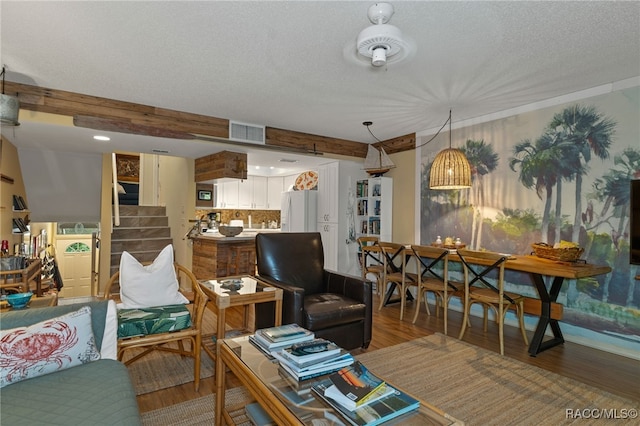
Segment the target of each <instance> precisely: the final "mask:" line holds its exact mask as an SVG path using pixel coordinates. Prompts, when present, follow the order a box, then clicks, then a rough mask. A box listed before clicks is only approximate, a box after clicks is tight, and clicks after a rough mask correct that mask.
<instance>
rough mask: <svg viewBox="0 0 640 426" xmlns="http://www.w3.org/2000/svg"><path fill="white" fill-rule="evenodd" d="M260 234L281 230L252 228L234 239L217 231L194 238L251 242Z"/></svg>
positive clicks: (209, 231)
mask: <svg viewBox="0 0 640 426" xmlns="http://www.w3.org/2000/svg"><path fill="white" fill-rule="evenodd" d="M260 232H281V230H280V228H277V229H273V228H265V229H262V228H253V229H252V228H245V229H244V230H243V231H242V232H241V233H239V234H238V235H236V236H235V237H225V236H224V235H222V234H221V233H219V232H218V231H212V230H208V231H206V232H202V233H201V234H200V235H198V236H197V237H196V238H207V239H236V240H246V239H250V240H253V239H254V238H255V237H256V234H259V233H260Z"/></svg>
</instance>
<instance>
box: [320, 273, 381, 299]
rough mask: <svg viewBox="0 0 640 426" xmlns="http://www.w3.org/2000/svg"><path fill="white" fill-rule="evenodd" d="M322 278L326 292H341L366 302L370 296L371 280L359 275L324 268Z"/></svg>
mask: <svg viewBox="0 0 640 426" xmlns="http://www.w3.org/2000/svg"><path fill="white" fill-rule="evenodd" d="M323 280H324V282H325V283H326V291H327V293H336V294H341V295H343V296H347V297H349V298H351V299H353V300H357V301H358V302H361V303H366V302H368V301H369V300H370V299H371V298H372V283H371V281H369V280H366V279H362V278H361V277H356V276H355V275H346V274H340V273H338V272H334V271H329V270H327V269H325V270H324V277H323Z"/></svg>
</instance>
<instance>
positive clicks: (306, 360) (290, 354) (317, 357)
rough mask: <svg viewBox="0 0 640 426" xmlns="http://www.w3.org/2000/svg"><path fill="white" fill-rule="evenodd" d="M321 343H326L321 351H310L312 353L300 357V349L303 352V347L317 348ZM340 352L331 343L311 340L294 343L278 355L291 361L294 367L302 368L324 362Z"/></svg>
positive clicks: (322, 340)
mask: <svg viewBox="0 0 640 426" xmlns="http://www.w3.org/2000/svg"><path fill="white" fill-rule="evenodd" d="M323 342H326V346H324V348H323V349H322V350H318V349H312V350H313V352H310V353H307V354H304V355H300V353H301V352H300V351H299V349H300V348H303V349H302V350H303V351H304V348H305V347H310V348H314V347H315V348H317V346H316V345H318V344H319V343H323ZM305 345H309V346H305ZM340 351H341V348H340V347H339V346H338V345H336V344H335V343H333V342H329V341H327V340H324V339H313V340H309V341H308V342H302V343H296V344H294V345H292V346H291V347H289V348H284V349H282V350H281V351H280V353H281V355H282V356H283V358H286V359H288V360H289V361H291V363H292V364H293V365H295V366H296V367H299V368H303V367H307V366H310V365H313V364H316V363H318V362H321V361H326V360H328V359H331V358H334V357H335V356H336V355H338V354H340Z"/></svg>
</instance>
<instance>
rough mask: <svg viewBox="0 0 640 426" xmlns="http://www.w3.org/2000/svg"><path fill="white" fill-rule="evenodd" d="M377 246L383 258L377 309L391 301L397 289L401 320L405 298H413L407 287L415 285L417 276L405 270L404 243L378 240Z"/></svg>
mask: <svg viewBox="0 0 640 426" xmlns="http://www.w3.org/2000/svg"><path fill="white" fill-rule="evenodd" d="M378 246H380V250H381V254H382V260H383V271H382V286H381V297H380V306H379V307H378V310H380V309H382V307H383V306H385V305H386V304H388V303H390V302H392V301H391V296H393V293H395V292H396V291H397V292H398V296H399V297H400V319H401V320H402V318H403V317H404V307H405V303H406V300H407V299H410V300H413V296H411V293H410V292H409V287H411V286H415V285H417V276H416V274H415V273H409V272H408V271H407V268H406V267H407V256H406V255H407V253H406V246H405V245H404V244H400V243H392V242H387V241H378Z"/></svg>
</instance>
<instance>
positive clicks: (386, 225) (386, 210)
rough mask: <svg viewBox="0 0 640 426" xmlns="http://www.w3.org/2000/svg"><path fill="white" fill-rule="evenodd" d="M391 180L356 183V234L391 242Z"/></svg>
mask: <svg viewBox="0 0 640 426" xmlns="http://www.w3.org/2000/svg"><path fill="white" fill-rule="evenodd" d="M392 211H393V179H392V178H386V177H374V178H369V179H359V180H357V181H356V233H357V236H358V237H362V236H376V237H378V238H380V241H392V240H391V237H392V235H391V227H392Z"/></svg>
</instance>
